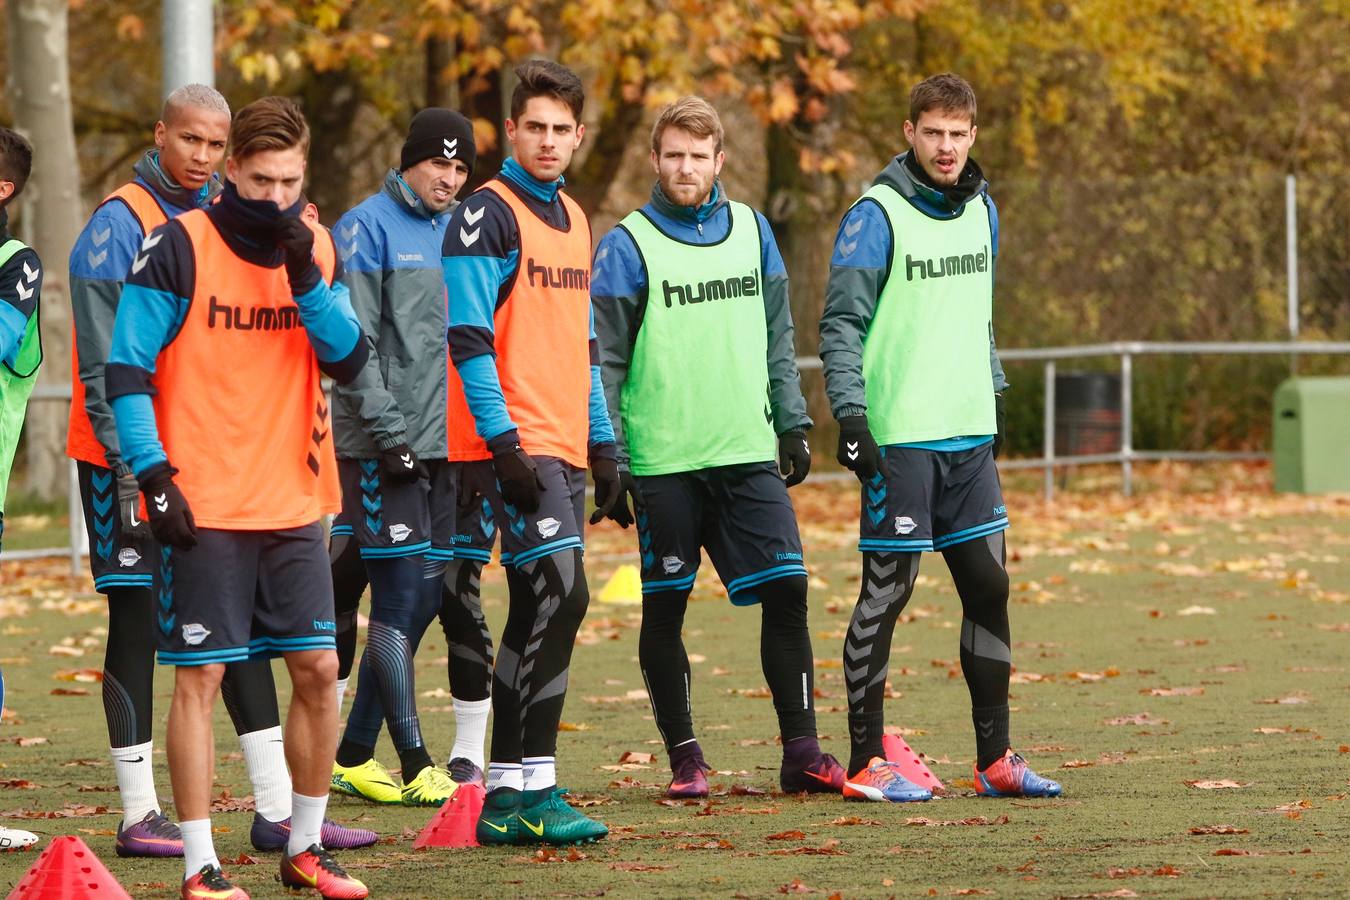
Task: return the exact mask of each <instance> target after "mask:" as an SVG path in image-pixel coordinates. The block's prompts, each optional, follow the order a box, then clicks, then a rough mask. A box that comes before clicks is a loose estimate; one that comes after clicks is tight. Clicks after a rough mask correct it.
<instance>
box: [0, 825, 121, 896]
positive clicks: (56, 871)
mask: <svg viewBox="0 0 1350 900" xmlns="http://www.w3.org/2000/svg"><path fill="white" fill-rule="evenodd" d="M20 898H22V900H85V898H90V900H131V895H130V894H128V893H127V892H126V891H125V890H123V888H122V885H120V884H118V883H117V879H116V878H114V877H113V876H112V873H111V872H109V871H108V870H107V868H105V867H104V865H103V863H101V862H99V861H98V857H97V856H95V855H94V851H93V850H90V849H89V847H88V846H87V845H86V844H85V843H84V841H82V840H80V839H79V838H77V837H75V836H74V835H68V834H67V835H62V836H61V837H57V838H52V842H51V843H50V844H48V845H47V847H46V849H44V850H43V851H42V854H41V855H40V856H38V858H37V862H35V863H33V865H32V868H30V869H29V870H28V871H27V872H26V873H24V876H23V878H21V879H19V883H18V884H17V885H15V887H14V890H13V891H11V892H10V894H9V898H8V900H20Z"/></svg>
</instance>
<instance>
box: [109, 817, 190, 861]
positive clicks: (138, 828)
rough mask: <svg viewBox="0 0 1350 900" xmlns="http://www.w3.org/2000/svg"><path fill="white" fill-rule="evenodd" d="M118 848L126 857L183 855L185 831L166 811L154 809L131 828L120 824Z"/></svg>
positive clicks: (118, 853) (119, 854) (119, 852)
mask: <svg viewBox="0 0 1350 900" xmlns="http://www.w3.org/2000/svg"><path fill="white" fill-rule="evenodd" d="M116 850H117V855H118V856H124V857H125V856H132V857H142V856H150V857H164V856H182V855H183V832H181V831H179V830H178V826H177V825H175V824H173V823H172V822H170V821H169V820H168V819H167V818H165V817H164V813H162V812H160V811H159V810H152V811H151V812H148V813H146V814H145V818H144V819H141V820H140V821H139V822H137V823H136V824H135V825H132V826H131V827H130V828H122V827H121V826H118V829H117V844H116Z"/></svg>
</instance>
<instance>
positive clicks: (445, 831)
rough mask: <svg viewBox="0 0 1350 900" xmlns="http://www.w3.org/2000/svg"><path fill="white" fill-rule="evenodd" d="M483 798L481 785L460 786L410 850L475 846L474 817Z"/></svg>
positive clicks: (476, 817)
mask: <svg viewBox="0 0 1350 900" xmlns="http://www.w3.org/2000/svg"><path fill="white" fill-rule="evenodd" d="M484 796H486V794H485V792H484V790H483V786H482V785H481V784H461V785H460V786H459V788H458V789H457V790H456V791H455V792H454V793H453V794H451V795H450V799H449V800H446V801H445V803H443V804H442V805H441V808H440V809H438V810H436V815H434V816H432V817H431V821H430V822H428V823H427V826H426V827H425V828H423V829H422V833H421V834H419V835H418V836H417V840H416V841H415V842H413V849H414V850H421V849H422V848H423V847H477V846H478V839H477V838H476V837H474V831H475V829H476V828H477V827H478V815H479V813H481V812H482V811H483V797H484Z"/></svg>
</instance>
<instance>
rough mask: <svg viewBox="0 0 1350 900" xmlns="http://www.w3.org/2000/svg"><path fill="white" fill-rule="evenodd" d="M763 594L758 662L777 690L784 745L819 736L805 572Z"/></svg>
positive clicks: (768, 586) (774, 584)
mask: <svg viewBox="0 0 1350 900" xmlns="http://www.w3.org/2000/svg"><path fill="white" fill-rule="evenodd" d="M754 591H755V593H756V594H758V595H759V605H760V629H759V663H760V666H761V667H762V668H763V669H764V680H765V681H767V682H768V684H769V692H770V693H772V694H773V708H774V712H776V713H777V714H778V732H779V734H780V735H781V736H782V738H783V743H784V744H785V745H786V744H787V742H788V741H791V740H793V739H794V738H800V737H815V736H816V701H815V689H816V674H815V658H814V657H813V656H812V654H811V632H810V631H809V630H808V629H807V626H806V576H805V575H793V576H790V577H787V578H777V579H775V580H773V581H770V582H767V583H765V584H762V585H760V586H759V587H757V588H755V589H754Z"/></svg>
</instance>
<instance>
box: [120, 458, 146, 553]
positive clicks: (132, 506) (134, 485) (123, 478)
mask: <svg viewBox="0 0 1350 900" xmlns="http://www.w3.org/2000/svg"><path fill="white" fill-rule="evenodd" d="M117 511H118V516H119V518H120V519H121V520H122V521H121V523H120V524H121V526H122V534H124V535H126V536H127V537H132V536H135V535H140V534H144V533H145V532H146V531H148V530H149V529H150V525H149V523H148V522H146V521H145V520H144V519H142V518H141V515H140V513H141V486H140V484H139V483H138V482H137V481H136V476H135V475H133V474H131V472H123V473H122V474H121V475H118V476H117Z"/></svg>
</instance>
